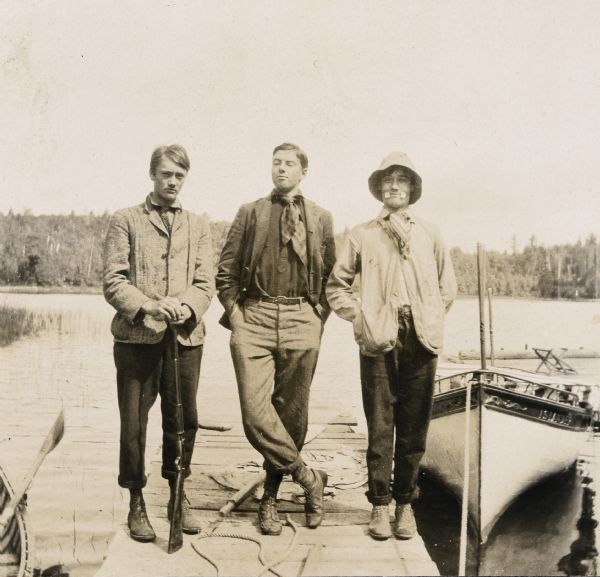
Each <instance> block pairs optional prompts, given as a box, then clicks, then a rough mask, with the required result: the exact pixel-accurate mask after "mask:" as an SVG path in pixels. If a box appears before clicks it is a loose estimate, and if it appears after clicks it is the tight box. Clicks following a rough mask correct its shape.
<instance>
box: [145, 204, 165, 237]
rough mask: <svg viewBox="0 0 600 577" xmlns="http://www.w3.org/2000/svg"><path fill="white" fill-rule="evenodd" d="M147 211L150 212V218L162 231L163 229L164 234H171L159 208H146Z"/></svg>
mask: <svg viewBox="0 0 600 577" xmlns="http://www.w3.org/2000/svg"><path fill="white" fill-rule="evenodd" d="M146 211H147V212H148V220H149V221H150V222H151V223H152V224H153V225H154V226H155V227H156V228H157V229H158V230H160V231H162V232H163V233H164V234H166V235H167V236H169V233H168V232H167V228H166V227H165V223H164V222H163V221H162V218H160V215H159V214H158V211H157V210H148V209H146Z"/></svg>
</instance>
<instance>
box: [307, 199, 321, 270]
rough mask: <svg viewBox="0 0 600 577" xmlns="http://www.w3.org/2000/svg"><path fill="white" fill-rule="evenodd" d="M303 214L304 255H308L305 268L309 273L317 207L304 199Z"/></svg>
mask: <svg viewBox="0 0 600 577" xmlns="http://www.w3.org/2000/svg"><path fill="white" fill-rule="evenodd" d="M304 214H305V215H306V223H305V224H306V254H307V255H308V258H307V260H308V262H307V267H308V271H309V272H310V269H311V264H312V262H313V249H314V245H315V242H314V241H315V227H316V226H317V221H318V215H317V205H316V204H315V203H314V202H312V200H308V199H307V198H305V199H304Z"/></svg>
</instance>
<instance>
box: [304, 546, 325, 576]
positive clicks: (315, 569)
mask: <svg viewBox="0 0 600 577" xmlns="http://www.w3.org/2000/svg"><path fill="white" fill-rule="evenodd" d="M322 551H323V545H322V544H318V545H312V546H311V548H310V549H309V550H308V555H307V557H306V561H305V562H304V567H302V572H301V573H300V575H301V576H305V575H306V576H311V575H319V565H320V563H321V553H322Z"/></svg>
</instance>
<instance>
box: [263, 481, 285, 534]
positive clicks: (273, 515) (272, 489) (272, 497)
mask: <svg viewBox="0 0 600 577" xmlns="http://www.w3.org/2000/svg"><path fill="white" fill-rule="evenodd" d="M282 479H283V475H281V474H279V473H270V472H267V477H266V479H265V486H264V492H263V496H262V498H261V500H260V503H259V505H258V524H259V526H260V530H261V532H262V534H263V535H281V530H282V526H281V521H280V520H279V515H278V514H277V492H278V491H279V485H280V484H281V480H282Z"/></svg>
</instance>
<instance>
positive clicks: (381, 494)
mask: <svg viewBox="0 0 600 577" xmlns="http://www.w3.org/2000/svg"><path fill="white" fill-rule="evenodd" d="M436 367H437V356H436V355H434V354H432V353H430V352H429V351H427V350H426V349H425V348H424V347H423V345H421V343H420V342H419V340H418V339H417V335H416V333H415V329H414V325H413V322H412V318H411V317H410V316H408V317H406V316H403V317H400V326H399V331H398V341H397V343H396V346H395V348H394V349H393V350H391V351H390V352H389V353H387V354H385V355H380V356H377V357H367V356H364V355H362V354H361V355H360V377H361V384H362V396H363V407H364V410H365V416H366V419H367V427H368V436H369V443H368V449H367V470H368V477H369V490H368V491H367V498H368V500H369V502H370V503H371V504H373V505H387V504H388V503H389V502H390V501H391V497H392V496H393V498H394V499H395V500H396V503H409V502H411V501H413V500H414V499H416V498H417V497H418V495H419V492H418V487H417V475H418V473H419V464H420V462H421V458H422V457H423V454H424V452H425V441H426V438H427V430H428V428H429V421H430V419H431V406H432V401H433V385H434V381H435V371H436ZM394 430H395V432H394ZM394 441H395V443H394ZM394 445H395V446H394ZM392 463H393V465H394V477H393V482H392V484H391V489H392V490H391V495H390V480H391V477H392Z"/></svg>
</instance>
